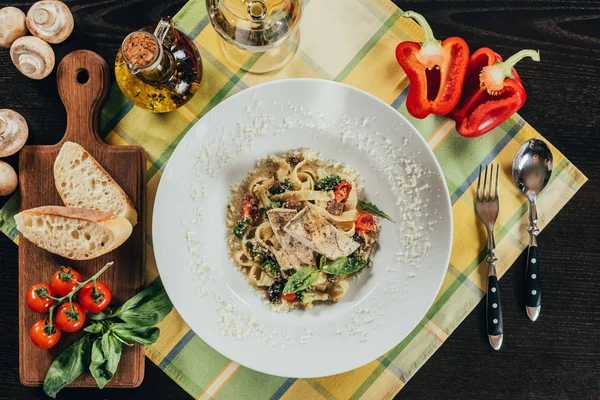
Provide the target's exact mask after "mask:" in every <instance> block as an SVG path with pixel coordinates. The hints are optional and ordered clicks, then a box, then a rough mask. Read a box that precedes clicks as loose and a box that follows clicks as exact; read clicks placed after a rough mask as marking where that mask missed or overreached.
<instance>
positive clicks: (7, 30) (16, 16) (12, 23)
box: [0, 7, 27, 48]
mask: <svg viewBox="0 0 600 400" xmlns="http://www.w3.org/2000/svg"><path fill="white" fill-rule="evenodd" d="M25 35H27V26H26V25H25V13H23V11H21V10H19V9H18V8H15V7H4V8H2V9H0V47H6V48H9V47H10V45H11V44H12V43H13V42H14V41H15V40H17V39H18V38H20V37H21V36H25Z"/></svg>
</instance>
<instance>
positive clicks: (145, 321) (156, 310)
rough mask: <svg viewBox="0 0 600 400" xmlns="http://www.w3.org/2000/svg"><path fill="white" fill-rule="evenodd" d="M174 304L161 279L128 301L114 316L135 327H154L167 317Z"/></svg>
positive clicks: (157, 279)
mask: <svg viewBox="0 0 600 400" xmlns="http://www.w3.org/2000/svg"><path fill="white" fill-rule="evenodd" d="M172 308H173V304H171V300H169V297H168V296H167V292H166V291H165V288H164V287H163V285H162V282H161V280H160V278H156V279H155V280H154V281H153V282H152V283H151V284H150V286H148V287H147V288H145V289H144V290H142V291H141V292H139V293H138V294H136V295H135V296H133V297H132V298H131V299H129V300H127V301H126V302H125V304H123V305H122V306H121V307H119V308H118V309H117V310H116V311H115V312H114V313H113V314H112V316H114V317H119V318H120V319H122V320H123V321H125V322H127V323H129V324H131V325H135V326H154V325H156V324H158V323H159V322H160V321H162V320H163V318H165V317H166V316H167V314H168V313H169V312H171V309H172Z"/></svg>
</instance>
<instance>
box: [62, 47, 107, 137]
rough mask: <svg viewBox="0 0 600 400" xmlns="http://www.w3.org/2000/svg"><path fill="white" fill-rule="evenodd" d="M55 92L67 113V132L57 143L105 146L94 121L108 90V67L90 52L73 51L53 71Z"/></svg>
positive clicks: (102, 60)
mask: <svg viewBox="0 0 600 400" xmlns="http://www.w3.org/2000/svg"><path fill="white" fill-rule="evenodd" d="M56 76H57V81H58V92H59V94H60V98H61V99H62V102H63V104H64V105H65V108H66V110H67V129H66V132H65V136H64V137H63V139H62V141H61V143H63V142H65V141H71V142H77V143H79V144H80V145H82V146H83V147H85V148H89V147H92V144H93V143H100V144H103V145H106V143H105V142H104V141H103V140H102V138H101V137H100V135H99V134H98V119H99V116H100V109H101V107H102V103H104V100H105V99H106V96H107V94H108V87H109V79H110V78H109V72H108V64H106V61H104V59H103V58H102V57H100V56H99V55H98V54H96V53H94V52H93V51H90V50H76V51H74V52H72V53H69V54H67V55H66V56H65V58H63V60H62V61H61V63H60V64H59V66H58V69H57V74H56Z"/></svg>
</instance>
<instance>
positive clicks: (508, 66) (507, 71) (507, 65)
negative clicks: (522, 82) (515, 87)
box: [496, 50, 540, 78]
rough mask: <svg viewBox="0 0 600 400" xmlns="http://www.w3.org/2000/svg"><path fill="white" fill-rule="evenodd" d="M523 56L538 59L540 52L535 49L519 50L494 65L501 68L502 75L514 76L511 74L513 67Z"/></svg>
mask: <svg viewBox="0 0 600 400" xmlns="http://www.w3.org/2000/svg"><path fill="white" fill-rule="evenodd" d="M525 57H529V58H531V59H532V60H533V61H540V52H539V51H537V50H521V51H519V52H518V53H516V54H514V55H512V56H511V57H510V58H509V59H508V60H506V61H504V62H499V63H498V64H496V66H497V67H499V68H502V72H503V74H504V77H508V78H514V76H513V74H512V69H513V67H514V66H515V65H516V64H517V63H518V62H519V61H521V60H522V59H524V58H525Z"/></svg>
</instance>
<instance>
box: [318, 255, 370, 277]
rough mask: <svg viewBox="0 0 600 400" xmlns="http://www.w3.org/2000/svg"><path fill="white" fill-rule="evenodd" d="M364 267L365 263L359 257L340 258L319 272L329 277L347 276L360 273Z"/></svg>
mask: <svg viewBox="0 0 600 400" xmlns="http://www.w3.org/2000/svg"><path fill="white" fill-rule="evenodd" d="M365 265H367V263H366V261H364V260H363V259H362V258H360V257H355V256H350V257H340V258H338V259H336V260H335V261H333V262H332V263H331V264H327V265H325V266H324V267H323V268H322V269H321V270H322V271H323V272H325V273H326V274H329V275H349V274H353V273H355V272H357V271H360V270H361V269H363V268H364V267H365Z"/></svg>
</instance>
